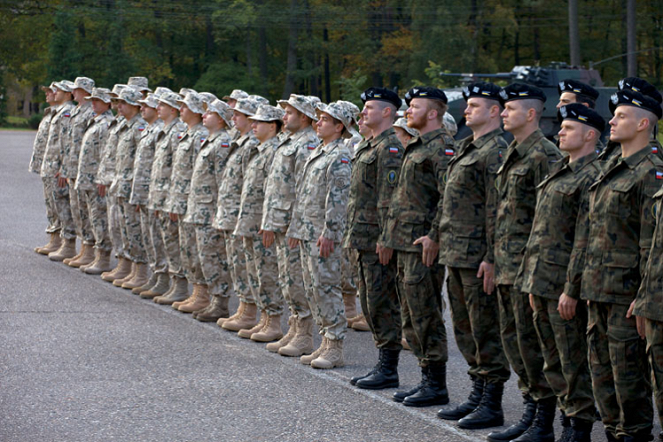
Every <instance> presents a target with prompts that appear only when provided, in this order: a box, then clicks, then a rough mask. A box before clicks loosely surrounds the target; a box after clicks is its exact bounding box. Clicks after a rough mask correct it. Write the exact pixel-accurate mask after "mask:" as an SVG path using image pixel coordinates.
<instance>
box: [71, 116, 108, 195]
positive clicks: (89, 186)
mask: <svg viewBox="0 0 663 442" xmlns="http://www.w3.org/2000/svg"><path fill="white" fill-rule="evenodd" d="M113 120H114V118H113V113H112V112H111V111H110V109H109V110H107V111H106V112H104V113H103V114H101V115H97V116H95V117H94V118H93V119H92V120H90V122H89V123H88V126H87V129H86V130H85V134H84V135H83V139H82V142H81V149H80V152H79V156H78V167H77V174H76V189H77V190H95V191H96V190H97V184H96V183H95V180H96V178H97V172H98V170H99V162H100V160H101V154H102V150H103V148H104V145H105V144H106V140H107V139H108V128H109V126H110V124H111V122H112V121H113Z"/></svg>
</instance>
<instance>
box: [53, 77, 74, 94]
mask: <svg viewBox="0 0 663 442" xmlns="http://www.w3.org/2000/svg"><path fill="white" fill-rule="evenodd" d="M53 85H54V86H55V87H56V88H58V89H60V90H61V91H65V92H71V91H73V90H74V89H75V85H74V83H73V82H72V81H69V80H62V81H56V82H55V83H53Z"/></svg>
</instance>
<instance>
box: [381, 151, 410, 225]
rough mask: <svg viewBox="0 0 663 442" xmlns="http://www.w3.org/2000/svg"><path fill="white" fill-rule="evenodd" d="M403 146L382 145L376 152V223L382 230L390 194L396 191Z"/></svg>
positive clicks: (385, 221) (385, 222)
mask: <svg viewBox="0 0 663 442" xmlns="http://www.w3.org/2000/svg"><path fill="white" fill-rule="evenodd" d="M403 151H404V149H403V146H401V145H400V144H398V145H395V144H392V145H388V146H384V148H383V149H381V150H380V151H379V152H378V165H377V166H378V170H377V175H378V176H377V185H378V189H377V191H378V195H377V198H378V203H377V209H378V225H379V227H380V231H382V230H383V229H384V228H385V226H386V225H387V213H388V212H389V204H390V203H391V196H392V195H393V194H394V192H395V191H396V186H397V185H398V175H399V174H400V169H401V164H402V163H403Z"/></svg>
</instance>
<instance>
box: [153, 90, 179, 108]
mask: <svg viewBox="0 0 663 442" xmlns="http://www.w3.org/2000/svg"><path fill="white" fill-rule="evenodd" d="M181 99H182V97H181V96H180V95H179V94H176V93H175V92H164V93H163V94H161V96H159V97H157V101H158V102H160V103H163V104H166V105H168V106H170V107H172V108H175V109H179V108H180V105H179V104H177V102H178V101H179V100H181Z"/></svg>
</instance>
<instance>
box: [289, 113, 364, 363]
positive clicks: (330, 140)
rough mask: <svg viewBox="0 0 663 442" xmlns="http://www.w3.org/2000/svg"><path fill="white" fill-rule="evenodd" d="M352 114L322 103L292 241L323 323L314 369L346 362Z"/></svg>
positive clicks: (311, 302) (303, 359)
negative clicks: (344, 272)
mask: <svg viewBox="0 0 663 442" xmlns="http://www.w3.org/2000/svg"><path fill="white" fill-rule="evenodd" d="M351 124H352V113H351V112H350V111H349V110H348V109H347V108H346V107H344V106H342V105H340V104H338V103H331V104H329V105H319V106H318V122H317V123H316V131H317V134H318V138H320V139H321V140H322V144H321V145H320V146H318V147H317V148H316V150H314V151H313V153H312V154H311V155H310V156H309V158H308V160H307V161H306V164H305V165H304V169H303V170H302V173H301V175H300V176H299V178H298V180H297V190H296V194H297V197H296V204H295V208H294V212H293V216H292V221H291V223H290V228H289V229H288V233H287V235H286V236H287V237H288V238H289V240H288V244H289V245H290V247H292V248H294V247H296V246H298V245H299V247H300V253H301V261H302V271H303V278H304V285H305V287H306V296H307V299H308V302H309V306H310V308H311V313H312V314H313V317H314V319H315V321H316V322H317V323H318V326H319V327H320V334H321V335H322V344H321V345H320V347H319V348H318V349H317V350H316V351H314V352H313V353H312V354H311V355H305V356H302V357H301V359H300V360H301V362H302V363H304V364H310V365H311V366H312V367H314V368H333V367H341V366H343V365H344V360H343V339H344V338H345V333H346V326H347V321H346V317H345V308H344V305H343V296H342V293H341V287H340V280H341V251H342V248H341V240H342V239H343V231H344V229H345V221H346V208H347V198H348V189H349V186H350V151H349V149H348V148H347V147H346V146H345V144H344V143H343V137H344V136H347V133H348V132H347V131H348V129H349V127H350V126H351Z"/></svg>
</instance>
